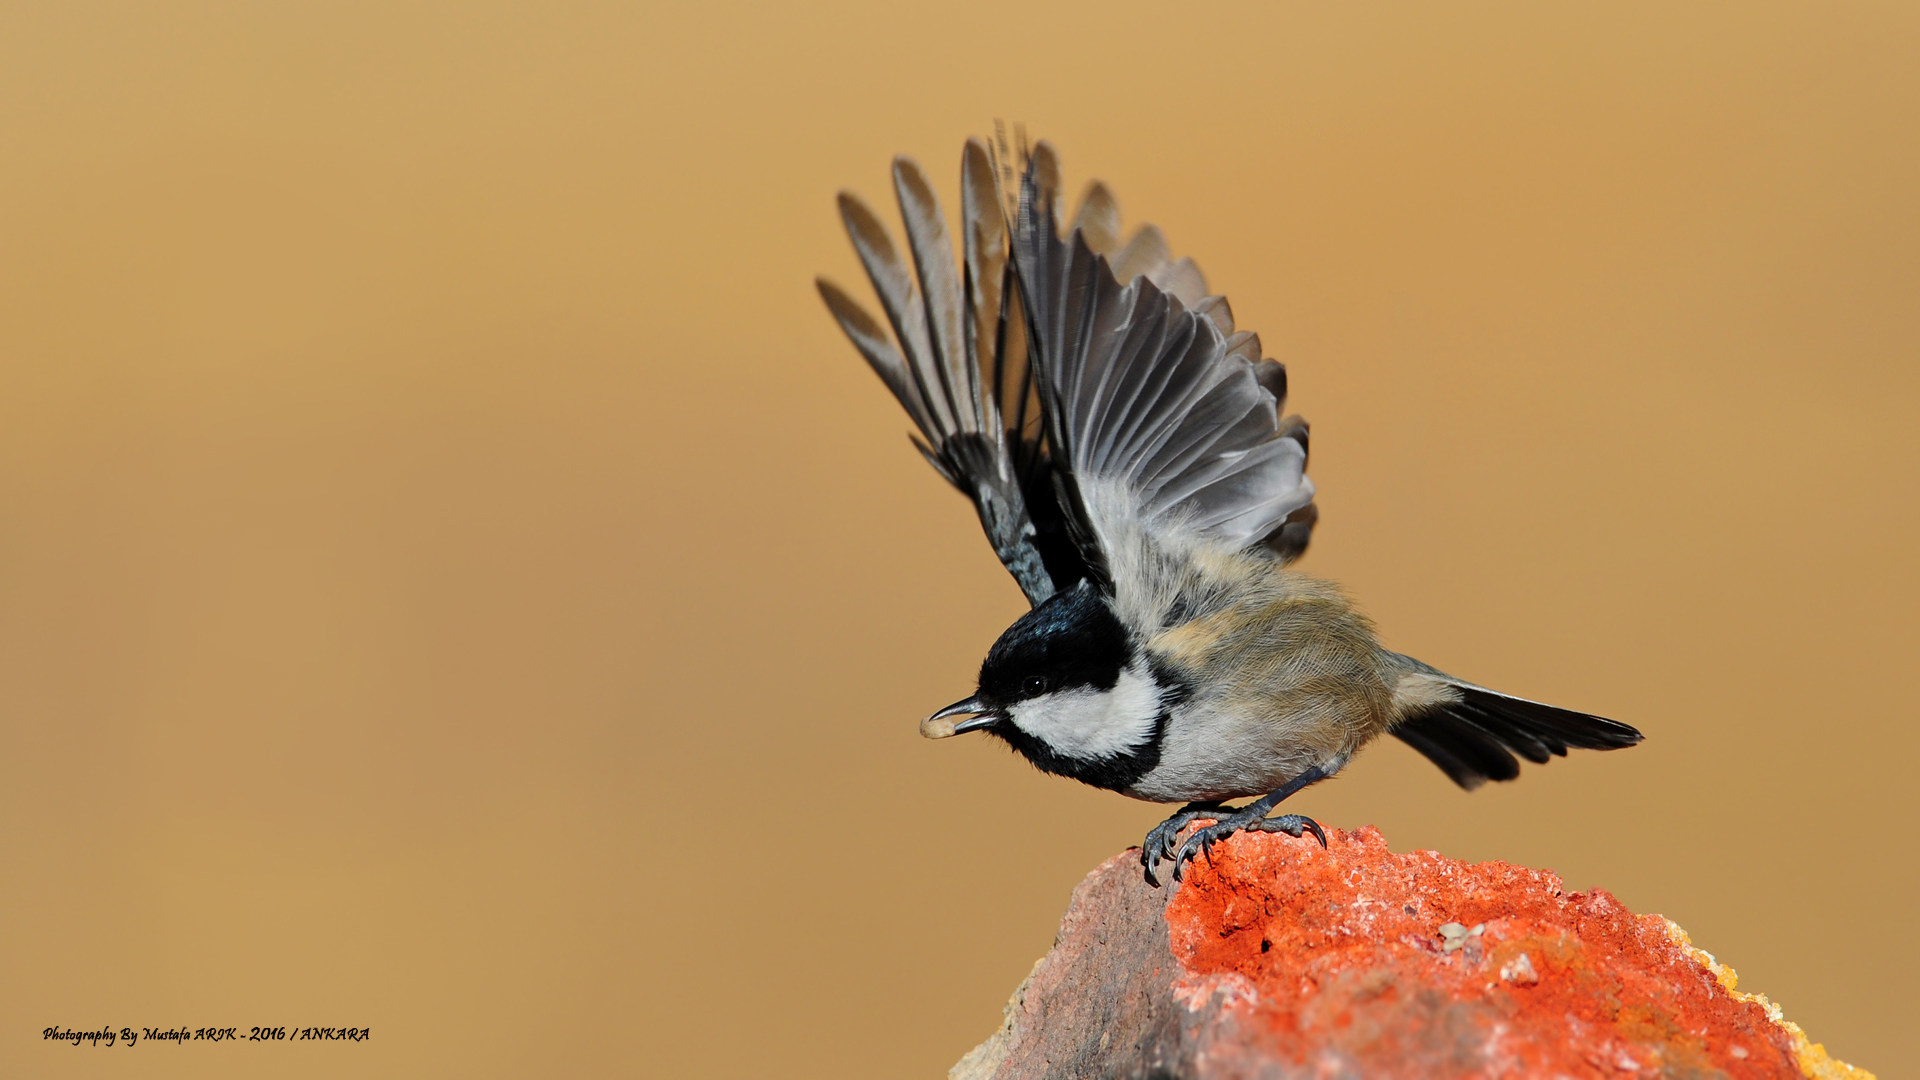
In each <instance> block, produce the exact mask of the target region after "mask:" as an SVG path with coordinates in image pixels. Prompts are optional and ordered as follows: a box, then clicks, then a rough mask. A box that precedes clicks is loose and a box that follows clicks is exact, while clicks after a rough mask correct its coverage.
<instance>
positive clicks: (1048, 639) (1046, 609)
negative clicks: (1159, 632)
mask: <svg viewBox="0 0 1920 1080" xmlns="http://www.w3.org/2000/svg"><path fill="white" fill-rule="evenodd" d="M1131 657H1132V649H1131V646H1130V644H1129V642H1128V640H1127V628H1126V627H1124V626H1122V625H1121V624H1120V620H1119V618H1118V617H1117V616H1115V615H1114V613H1113V609H1112V608H1111V607H1109V606H1108V605H1107V602H1106V600H1105V599H1104V598H1103V597H1102V596H1101V595H1100V593H1099V591H1098V590H1096V589H1094V588H1093V587H1092V586H1091V585H1089V584H1087V583H1086V582H1085V581H1082V582H1081V583H1080V584H1078V585H1076V586H1074V587H1073V588H1071V589H1066V590H1064V591H1062V592H1057V593H1055V594H1053V596H1052V597H1051V598H1049V599H1048V600H1047V602H1046V603H1044V604H1041V605H1040V606H1039V607H1037V608H1034V609H1033V610H1032V611H1029V612H1027V613H1026V614H1025V615H1022V616H1020V619H1019V621H1018V622H1016V623H1014V624H1013V625H1012V626H1009V627H1007V630H1006V633H1003V634H1001V635H1000V640H998V641H996V642H994V643H993V648H992V649H990V650H988V651H987V659H986V662H984V663H982V664H981V665H980V693H979V694H978V702H979V704H981V705H984V706H986V707H987V708H988V709H989V710H992V711H996V712H1004V711H1005V710H1006V709H1008V708H1009V707H1011V706H1013V705H1015V704H1018V703H1019V702H1022V701H1026V700H1029V699H1032V698H1037V697H1040V696H1041V695H1043V694H1051V693H1057V692H1059V691H1064V690H1077V689H1088V690H1111V689H1113V687H1114V684H1115V683H1116V682H1118V681H1119V679H1120V672H1121V671H1122V670H1123V669H1124V668H1125V667H1126V666H1127V662H1128V660H1129V659H1131Z"/></svg>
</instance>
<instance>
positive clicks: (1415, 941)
mask: <svg viewBox="0 0 1920 1080" xmlns="http://www.w3.org/2000/svg"><path fill="white" fill-rule="evenodd" d="M1328 840H1329V844H1330V847H1329V849H1328V850H1325V851H1323V850H1321V848H1320V845H1319V844H1317V843H1315V842H1313V841H1312V840H1311V839H1306V840H1294V839H1292V838H1290V837H1282V836H1277V835H1273V834H1263V835H1260V836H1255V837H1245V838H1241V839H1238V840H1237V842H1234V843H1229V844H1223V845H1220V846H1218V847H1216V848H1215V849H1214V861H1213V865H1212V866H1211V867H1209V866H1207V864H1206V860H1204V859H1203V860H1201V863H1200V865H1199V866H1198V867H1197V868H1196V870H1195V871H1194V872H1192V873H1190V874H1189V875H1188V878H1187V884H1186V887H1185V888H1182V889H1180V890H1179V893H1178V895H1176V896H1175V897H1174V898H1173V900H1172V902H1171V903H1170V904H1169V905H1168V906H1167V909H1166V919H1167V925H1168V930H1169V941H1170V944H1171V946H1172V948H1173V952H1174V955H1175V957H1177V958H1178V959H1179V960H1180V961H1181V963H1182V964H1183V965H1184V966H1185V968H1186V969H1187V973H1188V976H1187V979H1185V980H1183V982H1184V985H1179V986H1176V987H1175V993H1176V994H1178V995H1180V996H1183V997H1186V998H1189V999H1196V1004H1197V1003H1198V1001H1197V999H1198V998H1203V997H1215V998H1230V999H1233V1002H1232V1004H1230V1005H1228V1008H1227V1010H1226V1011H1227V1012H1229V1013H1233V1014H1237V1015H1235V1017H1234V1019H1235V1020H1236V1021H1237V1024H1236V1026H1238V1027H1239V1028H1241V1030H1242V1031H1243V1032H1245V1033H1246V1034H1248V1035H1252V1036H1254V1037H1255V1041H1256V1042H1257V1044H1258V1045H1259V1049H1260V1050H1262V1051H1263V1052H1264V1053H1265V1054H1267V1055H1271V1056H1273V1057H1276V1058H1279V1059H1281V1060H1291V1061H1296V1062H1300V1063H1302V1064H1305V1063H1306V1060H1307V1058H1308V1057H1309V1056H1314V1055H1323V1054H1325V1053H1326V1052H1327V1051H1328V1050H1333V1051H1334V1055H1333V1056H1335V1057H1338V1058H1339V1059H1342V1061H1343V1062H1344V1063H1346V1064H1348V1065H1350V1066H1358V1067H1359V1068H1360V1069H1361V1071H1362V1072H1363V1073H1364V1074H1365V1075H1369V1076H1386V1075H1422V1076H1438V1075H1444V1074H1446V1073H1448V1072H1451V1071H1453V1070H1454V1069H1459V1068H1461V1067H1465V1068H1466V1070H1467V1071H1469V1072H1471V1073H1474V1074H1478V1073H1480V1072H1483V1071H1485V1070H1486V1069H1487V1068H1488V1067H1489V1066H1491V1067H1493V1068H1494V1069H1495V1070H1496V1071H1499V1072H1508V1073H1511V1074H1512V1075H1519V1076H1547V1075H1556V1074H1557V1075H1566V1076H1580V1077H1586V1076H1594V1077H1599V1076H1605V1077H1615V1076H1618V1075H1619V1074H1620V1073H1622V1072H1634V1071H1640V1070H1649V1071H1655V1072H1664V1073H1667V1074H1670V1075H1671V1074H1679V1075H1687V1074H1689V1073H1706V1074H1707V1075H1712V1073H1713V1072H1715V1071H1717V1072H1720V1073H1724V1074H1725V1075H1727V1076H1729V1077H1736V1078H1742V1080H1744V1078H1748V1077H1752V1078H1756V1080H1757V1078H1760V1077H1780V1076H1788V1077H1799V1076H1801V1075H1802V1074H1801V1071H1800V1069H1799V1066H1798V1062H1797V1054H1796V1052H1795V1047H1794V1045H1793V1041H1792V1039H1791V1038H1790V1036H1789V1035H1788V1034H1787V1033H1786V1032H1784V1031H1782V1030H1781V1029H1780V1028H1779V1027H1778V1026H1776V1025H1775V1024H1774V1023H1773V1022H1772V1019H1771V1018H1770V1017H1769V1016H1768V1015H1767V1011H1766V1009H1765V1008H1764V1007H1763V1006H1761V1005H1760V1004H1759V1003H1757V1002H1754V1001H1751V1000H1748V1001H1741V1000H1737V999H1736V998H1735V997H1734V996H1733V995H1732V994H1730V993H1728V992H1727V990H1726V989H1725V988H1723V987H1722V986H1721V985H1720V983H1719V981H1718V980H1717V979H1715V977H1714V975H1713V973H1712V972H1711V971H1709V970H1708V969H1707V968H1706V966H1705V965H1704V964H1702V963H1701V962H1700V960H1698V959H1697V958H1696V957H1695V955H1694V953H1693V951H1692V950H1691V949H1689V948H1688V947H1687V946H1686V945H1685V944H1684V943H1683V941H1682V940H1680V939H1677V938H1676V936H1675V935H1674V934H1673V933H1672V932H1671V931H1670V930H1669V927H1670V925H1671V924H1669V923H1668V922H1667V920H1665V919H1663V918H1661V917H1660V916H1658V915H1635V914H1633V913H1632V912H1630V911H1628V910H1627V909H1626V908H1624V907H1622V906H1621V905H1620V903H1619V902H1618V901H1616V900H1615V899H1614V898H1613V897H1612V896H1610V895H1609V894H1607V893H1606V892H1604V891H1602V890H1598V889H1596V890H1594V891H1592V892H1588V893H1577V892H1576V893H1570V892H1567V891H1566V890H1565V889H1564V888H1562V886H1561V882H1560V879H1559V878H1558V877H1556V876H1554V875H1553V874H1550V873H1547V872H1545V871H1541V870H1528V869H1525V868H1523V867H1517V866H1511V865H1509V864H1507V863H1503V862H1488V863H1479V864H1477V865H1467V864H1465V863H1459V862H1455V861H1453V860H1451V859H1447V858H1443V857H1441V856H1440V855H1438V854H1436V853H1434V852H1431V851H1416V852H1411V853H1409V854H1405V855H1396V854H1394V853H1393V852H1391V851H1389V850H1387V844H1386V841H1385V840H1384V839H1383V838H1382V837H1381V836H1380V833H1379V832H1378V831H1377V830H1375V829H1372V828H1363V829H1359V830H1356V831H1353V832H1342V831H1338V830H1336V831H1334V832H1333V833H1332V834H1330V835H1329V837H1328ZM1449 923H1458V924H1461V925H1462V926H1464V927H1484V929H1482V930H1481V931H1480V932H1479V933H1478V934H1469V935H1468V936H1465V937H1464V938H1463V939H1462V944H1461V946H1459V947H1457V948H1456V949H1455V950H1453V951H1443V947H1444V941H1443V938H1442V936H1441V934H1440V932H1439V928H1440V927H1441V926H1442V925H1444V924H1449ZM1522 955H1525V956H1526V957H1527V962H1526V963H1524V964H1522V963H1520V957H1521V956H1522ZM1503 969H1505V972H1506V975H1507V977H1506V978H1502V971H1503ZM1529 969H1530V970H1529ZM1250 1049H1251V1047H1250ZM1415 1066H1417V1067H1415Z"/></svg>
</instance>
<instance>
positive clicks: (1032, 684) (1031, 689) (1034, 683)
mask: <svg viewBox="0 0 1920 1080" xmlns="http://www.w3.org/2000/svg"><path fill="white" fill-rule="evenodd" d="M1020 689H1021V690H1022V691H1023V692H1025V694H1026V695H1027V696H1028V697H1039V696H1040V695H1041V694H1044V693H1046V692H1047V677H1046V676H1045V675H1029V676H1027V677H1026V679H1024V680H1022V682H1021V683H1020Z"/></svg>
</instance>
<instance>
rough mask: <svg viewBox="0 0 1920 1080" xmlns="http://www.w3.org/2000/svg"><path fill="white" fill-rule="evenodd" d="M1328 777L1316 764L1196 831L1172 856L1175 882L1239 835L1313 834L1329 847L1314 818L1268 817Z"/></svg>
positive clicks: (1325, 834)
mask: <svg viewBox="0 0 1920 1080" xmlns="http://www.w3.org/2000/svg"><path fill="white" fill-rule="evenodd" d="M1326 778H1327V774H1326V772H1325V771H1324V770H1322V769H1321V768H1320V767H1319V766H1318V765H1316V766H1314V767H1313V768H1311V769H1308V770H1307V771H1306V772H1303V773H1301V774H1300V775H1299V776H1296V777H1294V778H1293V779H1292V780H1289V781H1287V785H1286V786H1285V787H1283V788H1281V789H1280V790H1279V791H1276V792H1274V793H1273V794H1271V795H1265V796H1262V797H1261V798H1258V799H1255V800H1254V801H1253V802H1250V803H1248V804H1247V805H1245V806H1243V807H1241V808H1240V809H1239V810H1237V811H1235V812H1234V814H1233V816H1232V817H1229V818H1224V819H1222V820H1219V821H1216V822H1214V823H1213V824H1212V825H1206V826H1203V827H1201V828H1199V829H1195V830H1194V833H1193V835H1192V836H1189V837H1187V842H1186V843H1184V844H1182V845H1180V851H1179V852H1178V853H1177V854H1176V855H1174V857H1173V880H1175V881H1179V880H1180V875H1181V871H1182V869H1183V868H1184V867H1185V866H1186V863H1187V860H1189V859H1191V858H1193V857H1194V856H1196V855H1199V854H1201V853H1203V852H1204V853H1205V854H1206V856H1207V858H1208V860H1209V861H1211V860H1212V858H1213V845H1214V844H1216V843H1218V842H1219V841H1221V840H1225V839H1226V838H1227V837H1229V836H1232V835H1233V834H1234V833H1237V832H1243V831H1244V832H1283V833H1286V834H1287V835H1288V836H1302V835H1305V834H1306V833H1308V832H1311V833H1313V835H1314V838H1315V839H1317V840H1319V841H1320V846H1321V847H1326V846H1327V833H1326V830H1324V829H1322V828H1321V827H1320V823H1319V822H1317V821H1315V820H1313V819H1312V818H1309V817H1301V816H1300V815H1299V814H1282V815H1280V816H1279V817H1277V818H1270V817H1268V816H1267V815H1268V814H1270V813H1272V812H1273V808H1274V807H1276V806H1278V805H1280V802H1281V800H1283V799H1285V798H1286V797H1287V796H1289V795H1291V794H1293V793H1294V792H1296V791H1299V790H1300V789H1301V788H1303V787H1306V786H1307V785H1308V784H1311V783H1313V782H1314V781H1316V780H1325V779H1326Z"/></svg>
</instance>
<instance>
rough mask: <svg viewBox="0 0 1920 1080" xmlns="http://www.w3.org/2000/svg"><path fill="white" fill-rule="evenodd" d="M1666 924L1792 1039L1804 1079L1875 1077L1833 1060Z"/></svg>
mask: <svg viewBox="0 0 1920 1080" xmlns="http://www.w3.org/2000/svg"><path fill="white" fill-rule="evenodd" d="M1666 923H1667V933H1668V935H1670V936H1671V937H1672V938H1673V940H1674V941H1675V942H1676V943H1678V944H1679V946H1680V947H1681V948H1683V949H1685V950H1686V951H1687V953H1688V955H1690V956H1692V957H1693V958H1694V959H1695V960H1698V961H1700V962H1701V963H1702V964H1705V965H1706V967H1707V970H1708V971H1711V972H1713V977H1714V978H1715V979H1717V980H1719V983H1720V985H1721V986H1722V987H1723V988H1725V989H1726V991H1727V993H1729V994H1732V995H1733V998H1734V1000H1736V1001H1751V1002H1753V1003H1754V1004H1756V1005H1759V1006H1760V1007H1761V1008H1762V1009H1765V1010H1766V1011H1767V1018H1768V1019H1770V1020H1772V1021H1773V1022H1774V1024H1775V1025H1777V1026H1778V1027H1779V1028H1780V1030H1782V1031H1784V1032H1786V1033H1787V1036H1788V1037H1789V1038H1791V1039H1792V1040H1793V1051H1794V1054H1795V1056H1796V1057H1798V1058H1799V1060H1800V1071H1801V1073H1803V1074H1804V1075H1805V1076H1806V1077H1807V1080H1875V1078H1874V1075H1873V1074H1872V1073H1870V1072H1868V1071H1867V1070H1865V1069H1861V1068H1856V1067H1855V1066H1852V1065H1849V1064H1847V1063H1846V1062H1844V1061H1839V1060H1836V1059H1835V1058H1833V1057H1831V1056H1829V1055H1828V1054H1827V1048H1826V1047H1824V1046H1822V1045H1820V1044H1819V1043H1817V1042H1809V1041H1808V1040H1807V1033H1806V1032H1804V1031H1802V1030H1800V1025H1799V1024H1796V1023H1794V1022H1793V1021H1791V1020H1789V1019H1787V1018H1786V1017H1785V1016H1783V1015H1781V1013H1780V1006H1778V1005H1775V1004H1774V1003H1773V1002H1771V1001H1768V1000H1767V995H1765V994H1743V993H1741V992H1740V991H1739V989H1737V987H1739V985H1740V976H1739V975H1738V974H1736V973H1735V972H1734V970H1733V969H1732V968H1730V967H1728V966H1727V965H1725V964H1723V963H1721V962H1720V961H1718V960H1715V959H1714V958H1713V954H1712V953H1710V952H1708V951H1707V950H1705V949H1702V948H1699V947H1697V946H1695V945H1694V943H1693V939H1692V938H1690V937H1688V936H1687V932H1686V931H1685V930H1682V929H1680V924H1679V923H1676V922H1674V921H1673V920H1672V919H1668V920H1666Z"/></svg>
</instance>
